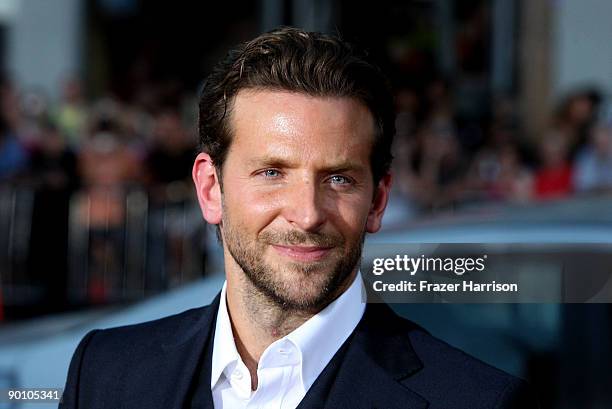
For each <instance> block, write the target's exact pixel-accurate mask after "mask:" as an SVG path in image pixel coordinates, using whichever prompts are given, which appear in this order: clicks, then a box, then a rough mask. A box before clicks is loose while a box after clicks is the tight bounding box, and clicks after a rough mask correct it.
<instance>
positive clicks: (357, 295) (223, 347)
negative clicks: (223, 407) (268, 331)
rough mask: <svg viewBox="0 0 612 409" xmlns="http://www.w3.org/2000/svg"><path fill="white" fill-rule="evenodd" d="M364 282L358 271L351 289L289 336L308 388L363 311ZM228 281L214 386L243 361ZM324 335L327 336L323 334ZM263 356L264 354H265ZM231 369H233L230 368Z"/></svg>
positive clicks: (219, 322) (218, 331)
mask: <svg viewBox="0 0 612 409" xmlns="http://www.w3.org/2000/svg"><path fill="white" fill-rule="evenodd" d="M362 292H363V281H362V278H361V274H360V273H359V272H358V273H357V275H356V278H355V279H354V280H353V282H352V283H351V285H350V286H349V288H348V289H347V290H346V291H345V292H344V293H342V294H341V295H340V296H339V297H338V298H336V299H335V300H334V301H333V302H331V303H330V304H329V305H328V306H327V307H325V308H324V309H323V310H321V311H320V312H319V313H318V314H316V315H314V316H313V317H311V318H310V319H309V320H307V321H306V322H304V323H303V324H302V325H301V326H299V327H298V328H296V329H295V330H293V331H292V332H291V333H289V334H288V335H287V336H285V337H283V338H281V340H278V341H276V342H275V344H276V343H277V342H279V341H282V340H284V339H287V340H288V341H290V342H292V343H293V344H295V345H296V346H297V347H298V349H299V351H300V352H301V357H302V382H303V386H304V390H305V391H307V390H308V389H309V388H310V387H311V386H312V384H313V383H314V381H315V380H316V379H317V377H318V376H319V375H320V374H321V372H322V371H323V369H324V368H325V366H326V365H327V363H328V362H329V361H330V360H331V359H332V358H333V356H334V355H335V354H336V352H337V351H338V349H340V347H341V346H342V344H343V343H344V341H346V339H347V338H348V337H349V336H350V335H351V333H352V332H353V330H354V329H355V327H356V326H357V324H358V323H359V321H360V320H361V317H362V316H363V313H364V311H365V304H364V303H363V301H362V297H361V294H362ZM226 294H227V281H226V282H225V283H224V284H223V288H222V289H221V300H220V303H219V312H218V314H217V322H216V327H215V335H214V344H213V357H212V367H211V379H210V386H211V389H212V388H214V387H215V385H216V384H217V382H218V381H219V378H220V377H221V374H222V373H223V372H224V370H225V369H226V368H228V366H230V365H231V366H232V367H235V366H236V364H237V363H238V362H241V358H240V355H239V354H238V350H237V349H236V344H235V341H234V336H233V331H232V326H231V322H230V318H229V313H228V311H227V301H226ZM322 334H325V336H322ZM262 356H263V355H262ZM229 369H230V370H231V369H232V368H229Z"/></svg>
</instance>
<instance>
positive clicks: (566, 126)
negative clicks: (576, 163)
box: [553, 89, 602, 160]
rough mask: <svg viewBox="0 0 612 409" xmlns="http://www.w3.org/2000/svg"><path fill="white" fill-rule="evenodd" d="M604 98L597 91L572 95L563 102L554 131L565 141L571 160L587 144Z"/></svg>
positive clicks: (554, 124) (556, 115)
mask: <svg viewBox="0 0 612 409" xmlns="http://www.w3.org/2000/svg"><path fill="white" fill-rule="evenodd" d="M601 100H602V97H601V95H600V93H599V92H598V91H597V90H595V89H585V90H580V91H576V92H573V93H571V94H570V95H568V96H567V97H566V98H565V99H563V100H562V101H561V104H560V106H559V108H558V110H557V113H556V114H555V116H554V118H553V129H554V130H555V131H557V132H558V133H559V137H561V138H563V139H565V143H566V144H567V149H568V152H569V157H570V159H572V160H573V158H574V157H575V155H576V153H578V151H579V150H580V149H581V148H582V147H583V146H584V145H585V144H586V143H587V140H588V139H589V135H590V132H591V128H592V126H593V124H594V122H595V119H596V115H597V113H598V111H599V106H600V104H601Z"/></svg>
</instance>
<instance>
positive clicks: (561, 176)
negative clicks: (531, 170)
mask: <svg viewBox="0 0 612 409" xmlns="http://www.w3.org/2000/svg"><path fill="white" fill-rule="evenodd" d="M568 143H569V142H568V141H567V140H566V138H564V135H563V134H560V133H559V132H556V131H551V132H549V133H548V134H547V135H545V136H544V138H543V139H542V140H541V142H540V145H539V154H540V166H539V169H538V170H537V171H536V172H535V175H534V186H533V187H534V197H535V198H536V199H558V198H563V197H567V196H569V195H570V194H571V193H572V192H573V183H572V181H573V171H574V170H573V167H572V163H571V162H570V159H569V155H570V152H569V146H568Z"/></svg>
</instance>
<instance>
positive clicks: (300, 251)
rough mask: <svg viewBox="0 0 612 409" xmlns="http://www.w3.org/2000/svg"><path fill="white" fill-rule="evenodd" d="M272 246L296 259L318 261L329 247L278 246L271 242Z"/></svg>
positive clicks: (327, 251) (326, 252)
mask: <svg viewBox="0 0 612 409" xmlns="http://www.w3.org/2000/svg"><path fill="white" fill-rule="evenodd" d="M272 247H274V249H275V250H276V251H277V252H279V253H280V254H282V255H285V256H288V257H290V258H292V259H294V260H298V261H318V260H321V259H322V258H324V257H325V256H326V255H327V254H328V253H329V251H330V250H331V249H332V248H331V247H318V246H280V245H276V244H273V245H272Z"/></svg>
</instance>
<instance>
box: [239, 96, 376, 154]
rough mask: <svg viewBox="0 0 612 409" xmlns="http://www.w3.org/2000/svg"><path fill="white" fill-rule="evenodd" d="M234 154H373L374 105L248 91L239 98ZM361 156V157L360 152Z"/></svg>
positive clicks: (344, 100) (345, 100) (334, 98)
mask: <svg viewBox="0 0 612 409" xmlns="http://www.w3.org/2000/svg"><path fill="white" fill-rule="evenodd" d="M230 124H231V133H232V144H231V147H230V153H231V152H232V151H236V150H244V149H247V150H248V152H249V153H250V154H254V153H256V152H262V151H266V152H268V153H271V154H283V155H285V156H287V155H299V156H307V157H318V158H323V157H325V158H327V159H328V160H330V161H331V160H332V159H334V158H338V159H344V160H346V159H349V157H350V156H353V158H350V159H355V160H357V159H363V157H365V158H369V152H370V150H371V147H372V143H373V141H374V135H375V126H374V119H373V117H372V114H371V113H370V111H369V109H368V108H367V107H366V106H365V105H364V104H363V103H361V102H360V101H359V100H357V99H355V98H348V97H313V96H310V95H306V94H302V93H295V92H287V91H274V90H242V91H240V92H239V93H238V94H237V95H236V97H235V99H234V102H233V107H232V113H231V118H230ZM354 156H357V157H354Z"/></svg>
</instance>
